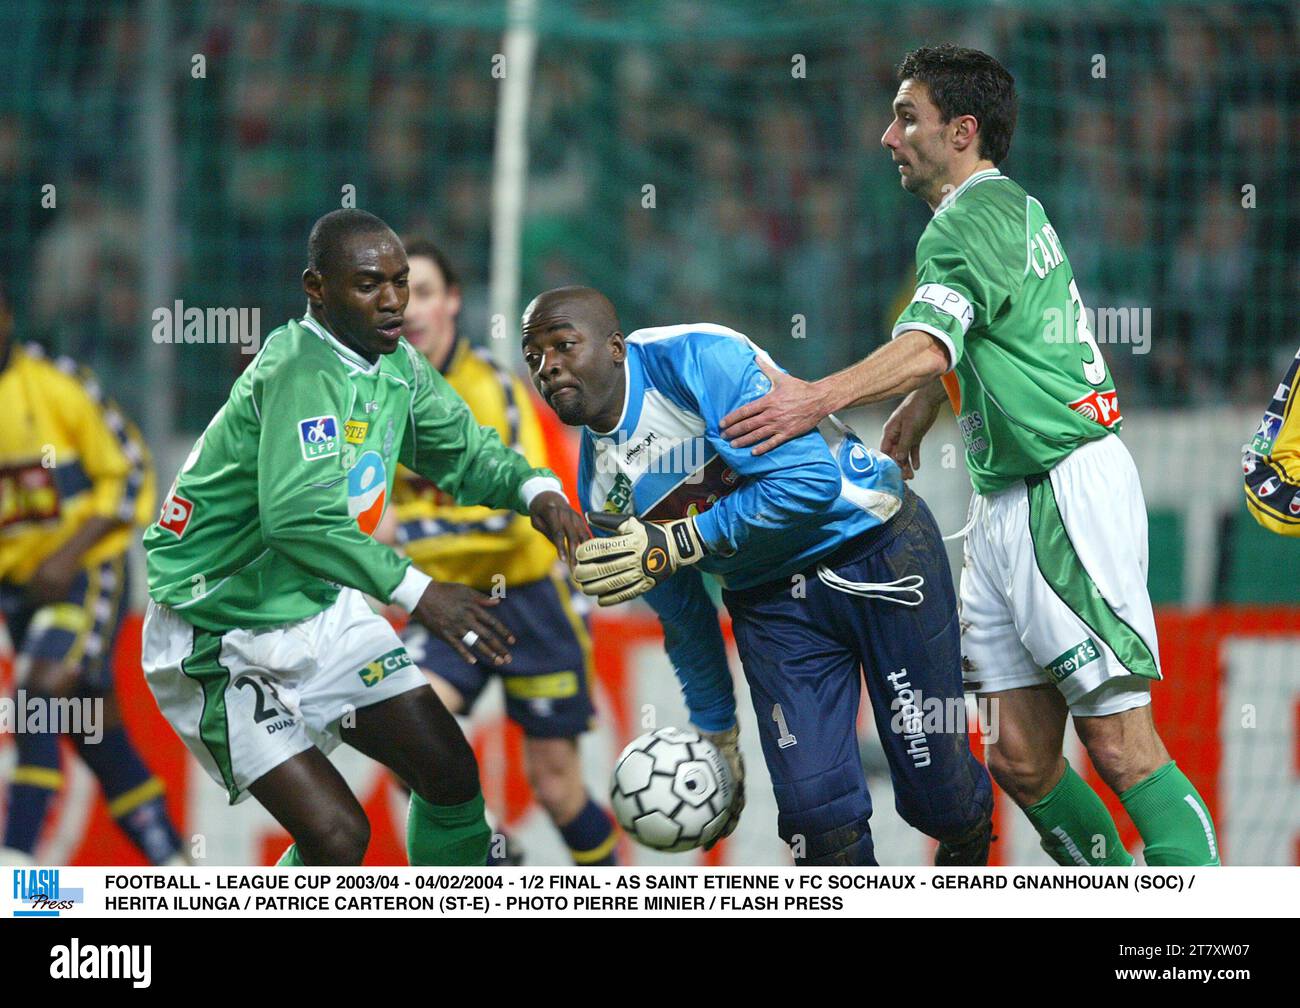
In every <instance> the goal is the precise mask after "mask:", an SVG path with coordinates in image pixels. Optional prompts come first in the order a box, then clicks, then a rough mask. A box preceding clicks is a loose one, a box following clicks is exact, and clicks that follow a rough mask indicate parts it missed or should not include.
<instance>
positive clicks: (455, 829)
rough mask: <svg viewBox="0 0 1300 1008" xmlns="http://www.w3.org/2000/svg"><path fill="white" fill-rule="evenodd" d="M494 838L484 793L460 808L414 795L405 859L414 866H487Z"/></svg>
mask: <svg viewBox="0 0 1300 1008" xmlns="http://www.w3.org/2000/svg"><path fill="white" fill-rule="evenodd" d="M491 839H492V831H491V830H490V829H488V824H487V818H486V817H485V816H484V813H483V795H482V793H479V794H476V795H475V796H474V797H473V798H471V799H470V800H469V801H467V802H462V803H461V804H460V805H432V804H430V803H429V802H427V801H425V800H424V799H423V798H421V797H420V796H419V795H417V794H415V793H414V792H412V793H411V805H410V809H409V811H408V812H407V815H406V859H407V860H408V861H410V862H411V864H412V865H446V866H454V865H465V866H469V865H485V864H487V856H488V843H489V841H490V840H491Z"/></svg>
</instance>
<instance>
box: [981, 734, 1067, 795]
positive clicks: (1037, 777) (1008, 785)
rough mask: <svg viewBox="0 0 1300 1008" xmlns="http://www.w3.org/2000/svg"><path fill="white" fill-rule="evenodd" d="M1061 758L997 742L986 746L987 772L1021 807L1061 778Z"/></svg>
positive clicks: (1048, 789) (1062, 761) (1049, 789)
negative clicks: (1013, 747) (997, 743)
mask: <svg viewBox="0 0 1300 1008" xmlns="http://www.w3.org/2000/svg"><path fill="white" fill-rule="evenodd" d="M1064 762H1065V760H1064V757H1063V756H1062V755H1061V754H1060V753H1049V754H1035V753H1033V752H1031V751H1030V750H1028V749H1012V748H1009V747H1005V746H1000V745H992V746H989V748H988V767H989V773H991V774H992V775H993V779H994V780H995V781H997V782H998V787H1000V788H1002V790H1003V791H1005V792H1006V793H1007V794H1008V795H1010V796H1011V800H1012V801H1014V802H1015V803H1016V804H1017V805H1019V806H1020V807H1021V808H1024V807H1026V806H1029V805H1032V804H1034V802H1036V801H1039V800H1041V799H1042V798H1044V797H1046V795H1047V793H1048V792H1049V791H1051V790H1052V788H1053V787H1055V786H1056V783H1057V781H1059V780H1060V779H1061V773H1062V772H1063V769H1064V767H1063V764H1064Z"/></svg>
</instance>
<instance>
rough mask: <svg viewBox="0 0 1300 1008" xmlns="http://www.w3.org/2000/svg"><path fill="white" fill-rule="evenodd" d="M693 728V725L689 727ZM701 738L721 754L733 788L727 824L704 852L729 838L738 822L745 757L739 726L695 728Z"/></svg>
mask: <svg viewBox="0 0 1300 1008" xmlns="http://www.w3.org/2000/svg"><path fill="white" fill-rule="evenodd" d="M691 727H692V728H695V726H694V725H691ZM695 730H696V731H697V732H699V734H700V737H701V738H706V739H708V740H709V741H710V742H712V743H713V744H714V745H715V746H717V748H718V752H720V753H722V758H723V759H725V760H726V761H727V766H728V767H729V768H730V769H731V781H732V784H733V786H734V787H735V794H733V795H732V796H731V815H730V816H728V817H727V824H726V825H725V826H723V827H722V832H721V833H719V834H718V835H717V836H716V837H714V838H713V839H712V840H711V841H709V842H708V843H707V844H705V845H704V849H705V850H712V849H713V845H714V844H716V843H717V842H718V841H719V840H721V839H722V838H723V837H729V836H731V834H732V833H734V832H735V830H736V824H737V823H738V822H740V813H741V812H743V811H744V810H745V757H744V756H742V755H741V754H740V725H732V726H731V727H730V728H728V729H726V730H725V731H720V732H706V731H701V730H700V729H699V728H695Z"/></svg>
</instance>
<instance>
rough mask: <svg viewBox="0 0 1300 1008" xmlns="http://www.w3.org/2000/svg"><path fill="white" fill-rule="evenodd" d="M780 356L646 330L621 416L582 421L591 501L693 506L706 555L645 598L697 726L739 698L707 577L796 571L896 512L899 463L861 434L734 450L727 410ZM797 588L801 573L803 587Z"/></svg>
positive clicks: (722, 715)
mask: <svg viewBox="0 0 1300 1008" xmlns="http://www.w3.org/2000/svg"><path fill="white" fill-rule="evenodd" d="M760 357H761V358H762V359H764V360H765V361H767V362H768V363H769V364H770V363H771V359H770V358H769V357H767V355H766V354H765V353H764V352H763V351H762V350H760V349H759V348H758V347H757V346H755V345H754V344H753V343H751V342H750V341H749V339H748V338H747V337H745V336H743V335H741V334H740V333H738V332H736V331H734V330H732V329H728V328H726V327H724V326H719V325H711V324H707V323H699V324H694V325H679V326H667V327H663V328H657V329H639V330H637V331H636V332H634V333H632V334H631V335H629V336H628V337H627V362H626V364H625V365H624V374H625V377H626V392H625V399H624V402H623V414H622V416H621V417H620V418H619V421H618V423H617V425H615V427H614V429H613V430H611V431H607V432H603V433H602V432H598V431H593V430H591V429H590V428H585V427H584V428H583V430H582V453H581V456H580V459H579V464H578V487H579V493H580V494H581V498H582V504H583V507H584V509H586V510H590V511H609V512H613V513H616V514H635V515H636V516H637V517H639V518H642V519H644V520H647V521H671V520H674V519H677V518H683V517H685V516H687V515H695V516H696V519H695V524H696V527H697V528H698V529H699V532H700V535H701V537H702V538H703V539H704V542H705V543H706V545H707V546H708V549H709V552H708V554H707V555H706V556H705V557H704V558H703V559H702V560H701V561H700V562H699V563H698V564H695V565H694V566H691V567H684V568H682V569H681V570H679V571H677V573H675V574H674V575H673V576H672V577H670V578H669V579H668V580H667V581H665V582H663V583H662V584H660V585H659V586H657V587H656V588H654V589H653V590H652V591H650V592H648V593H646V595H645V599H646V601H647V602H649V603H650V605H651V606H652V607H653V608H654V610H655V612H656V613H657V614H658V616H659V619H660V622H661V623H662V625H663V630H664V646H665V648H666V649H667V652H668V657H669V660H670V661H671V662H672V664H673V668H674V670H675V671H676V673H677V676H678V678H679V679H680V680H681V683H682V690H683V692H684V694H685V697H686V704H687V706H688V707H689V709H690V712H691V720H692V722H693V723H694V724H695V725H696V726H697V727H699V728H702V729H704V730H705V731H719V730H721V729H723V728H726V727H728V726H730V725H731V724H732V723H733V722H734V721H735V712H736V705H735V698H734V695H733V693H732V686H731V673H730V671H729V669H728V667H727V657H726V651H725V648H724V645H723V641H722V630H721V627H720V625H719V623H718V614H717V609H716V608H715V606H714V604H713V600H712V598H711V597H710V596H709V594H708V592H707V591H706V590H705V587H704V582H703V578H702V576H701V572H706V573H709V574H713V575H715V576H717V577H718V578H719V580H721V582H722V584H723V586H724V587H726V588H730V589H744V588H750V587H753V586H754V585H758V584H763V583H766V582H770V581H777V580H789V579H791V578H792V576H793V575H795V574H797V573H798V572H800V571H803V570H806V569H807V568H808V567H809V566H810V565H812V564H815V563H816V562H817V561H818V560H820V559H822V558H823V557H825V556H828V555H829V554H831V553H833V552H834V551H835V550H836V549H838V548H839V547H840V546H842V545H844V543H846V542H848V541H849V540H851V539H854V538H856V537H857V536H859V535H861V534H862V533H864V532H866V531H867V530H868V529H871V528H874V527H876V526H878V525H880V524H882V523H883V522H885V521H888V520H889V518H890V517H892V516H893V515H894V513H895V512H896V511H897V510H898V507H899V505H900V504H901V502H902V499H903V479H902V474H901V473H900V472H899V469H898V466H897V465H896V464H895V463H894V462H893V460H892V459H889V458H888V457H886V456H885V455H882V454H881V453H879V452H876V451H873V450H871V449H869V448H867V447H866V446H865V445H863V444H862V442H861V441H859V440H858V439H857V438H856V437H853V436H852V435H851V434H847V433H845V435H844V436H843V437H842V438H841V439H840V440H839V442H838V443H837V444H836V445H835V447H834V448H832V446H831V445H829V444H828V443H827V441H826V439H825V438H823V437H822V435H821V434H820V433H818V432H817V431H812V432H810V433H808V434H805V435H804V436H803V437H799V438H795V439H793V440H791V441H788V442H786V443H785V444H783V445H781V446H780V447H779V448H776V449H775V450H773V451H770V452H768V453H767V454H765V455H753V454H751V451H750V449H749V448H732V447H731V446H730V445H729V444H728V443H727V441H726V440H725V439H724V438H723V437H722V435H721V434H720V433H719V425H720V423H721V421H722V418H723V417H724V416H726V415H727V414H728V413H730V412H731V411H732V410H734V409H737V408H738V407H740V406H743V405H745V404H746V403H749V402H753V401H754V400H755V399H759V398H761V397H762V396H763V395H765V394H766V393H767V392H768V391H769V390H770V389H771V385H772V383H771V381H770V380H769V379H768V377H767V376H766V375H765V374H763V372H762V370H761V369H760V368H759V366H758V361H759V358H760ZM792 584H793V582H792Z"/></svg>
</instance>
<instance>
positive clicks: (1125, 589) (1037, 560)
mask: <svg viewBox="0 0 1300 1008" xmlns="http://www.w3.org/2000/svg"><path fill="white" fill-rule="evenodd" d="M971 519H972V524H971V527H970V530H969V532H968V533H967V535H966V545H965V563H964V564H963V567H962V576H961V602H960V612H961V625H962V667H963V677H964V679H965V683H966V688H967V690H969V691H971V692H974V693H996V692H1000V691H1002V690H1011V689H1017V688H1019V687H1022V686H1037V685H1041V684H1054V685H1055V686H1056V688H1057V689H1059V690H1060V691H1061V693H1062V694H1063V695H1064V696H1065V699H1066V701H1067V702H1068V703H1069V705H1070V710H1071V712H1072V713H1073V714H1075V715H1076V716H1081V717H1097V716H1101V715H1104V714H1115V713H1118V712H1119V711H1123V710H1129V709H1132V708H1134V707H1140V706H1142V705H1143V704H1147V703H1150V702H1151V694H1150V684H1151V682H1152V681H1153V680H1157V679H1160V678H1161V674H1160V657H1159V651H1158V649H1157V643H1156V627H1155V615H1154V613H1153V612H1152V609H1151V597H1150V595H1149V594H1148V593H1147V580H1146V576H1147V513H1146V505H1145V503H1144V501H1143V498H1142V487H1141V484H1140V483H1139V481H1138V474H1137V468H1136V466H1134V464H1133V459H1132V456H1130V455H1129V453H1128V449H1127V448H1125V447H1124V444H1123V442H1122V441H1120V439H1119V438H1118V437H1117V436H1115V435H1113V434H1108V435H1106V436H1105V437H1102V438H1099V439H1097V440H1096V441H1090V442H1088V443H1087V444H1084V445H1081V446H1079V447H1078V448H1076V449H1075V450H1074V451H1073V452H1071V453H1070V454H1069V455H1067V456H1066V457H1065V458H1064V459H1062V460H1061V461H1060V462H1058V463H1057V464H1056V465H1055V466H1054V467H1053V468H1052V469H1051V470H1050V472H1048V473H1046V474H1044V475H1042V476H1039V477H1030V478H1028V479H1026V480H1022V481H1021V482H1019V483H1017V484H1015V485H1014V486H1011V487H1008V488H1007V489H1005V490H1000V491H997V492H995V493H990V494H983V495H981V494H976V495H975V496H974V497H973V498H972V500H971Z"/></svg>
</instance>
